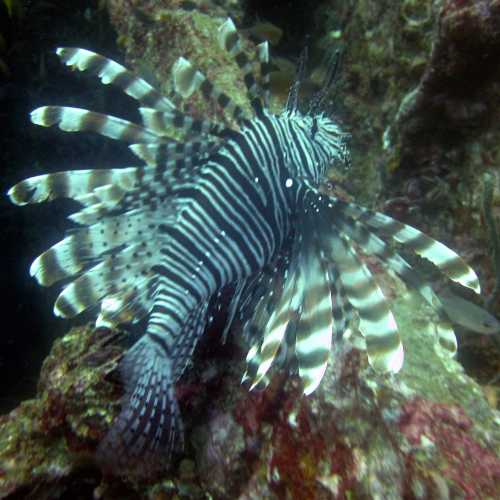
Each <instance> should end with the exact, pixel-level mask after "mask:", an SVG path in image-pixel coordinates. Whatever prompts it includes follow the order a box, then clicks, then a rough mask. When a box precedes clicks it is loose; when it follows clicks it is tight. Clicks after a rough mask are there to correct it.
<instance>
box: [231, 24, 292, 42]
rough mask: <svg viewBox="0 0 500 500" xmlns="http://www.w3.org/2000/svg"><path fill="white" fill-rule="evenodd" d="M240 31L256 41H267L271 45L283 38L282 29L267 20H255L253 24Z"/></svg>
mask: <svg viewBox="0 0 500 500" xmlns="http://www.w3.org/2000/svg"><path fill="white" fill-rule="evenodd" d="M240 31H241V32H242V33H243V34H244V35H246V36H247V37H248V38H250V39H251V40H253V41H254V42H256V43H261V42H269V43H270V44H271V45H272V46H273V47H274V46H276V45H278V44H279V43H280V41H281V39H282V38H283V30H282V29H281V28H280V27H278V26H276V25H275V24H273V23H270V22H269V21H257V22H256V23H255V24H254V25H253V26H250V27H248V28H243V29H240Z"/></svg>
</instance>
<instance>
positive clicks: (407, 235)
mask: <svg viewBox="0 0 500 500" xmlns="http://www.w3.org/2000/svg"><path fill="white" fill-rule="evenodd" d="M337 203H338V204H339V206H341V207H342V210H343V212H344V213H345V214H347V215H349V216H350V217H352V218H353V219H359V220H360V221H361V222H363V223H364V224H366V225H368V226H371V227H373V228H374V229H377V230H378V231H379V233H381V234H383V235H385V236H388V237H391V238H392V239H394V240H395V241H397V242H398V243H401V244H402V245H404V246H405V247H406V248H408V249H410V250H412V251H414V252H415V253H416V254H417V255H420V256H421V257H424V258H425V259H427V260H429V261H430V262H432V263H433V264H434V265H435V266H437V267H438V268H439V270H440V271H441V272H442V273H443V274H445V275H446V276H447V277H448V278H450V279H451V280H453V281H456V282H457V283H459V284H461V285H462V286H465V287H467V288H470V289H471V290H473V291H474V292H476V293H481V288H480V286H479V279H478V277H477V275H476V273H475V272H474V271H473V270H472V269H471V267H470V266H468V265H467V264H466V263H465V262H464V260H463V259H462V258H461V257H460V256H459V255H457V254H456V253H455V252H454V251H453V250H451V249H450V248H448V247H447V246H446V245H443V243H440V242H439V241H436V240H434V239H432V238H431V237H429V236H427V235H426V234H424V233H422V232H421V231H419V230H418V229H416V228H414V227H412V226H408V225H407V224H403V223H402V222H399V221H397V220H395V219H393V218H392V217H389V216H388V215H384V214H381V213H379V212H373V211H371V210H368V209H367V208H364V207H361V206H359V205H356V204H354V203H345V202H340V201H339V200H337Z"/></svg>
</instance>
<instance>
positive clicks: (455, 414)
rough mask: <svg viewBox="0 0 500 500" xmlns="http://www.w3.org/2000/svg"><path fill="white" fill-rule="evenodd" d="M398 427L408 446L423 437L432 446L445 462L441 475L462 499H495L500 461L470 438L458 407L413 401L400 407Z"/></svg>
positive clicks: (469, 429) (467, 423)
mask: <svg viewBox="0 0 500 500" xmlns="http://www.w3.org/2000/svg"><path fill="white" fill-rule="evenodd" d="M399 425H400V430H401V432H402V433H403V435H404V436H405V437H406V438H407V439H408V441H409V442H410V443H411V444H412V445H414V446H418V445H420V444H422V437H423V436H425V437H426V438H427V439H428V440H430V441H431V442H432V443H434V445H435V447H436V449H437V450H438V453H439V454H440V458H441V459H444V460H445V464H446V465H445V466H444V467H443V468H442V471H443V474H444V475H445V477H446V478H447V479H448V480H449V481H450V482H451V483H452V484H454V485H455V486H457V487H458V488H460V489H461V490H462V491H463V492H464V493H465V495H466V498H468V499H473V498H484V496H491V497H492V498H493V497H494V496H495V492H497V489H498V482H499V481H500V459H499V458H498V457H497V456H496V454H495V453H494V452H492V451H490V450H488V449H486V448H485V447H484V446H482V445H481V444H480V443H479V442H478V441H476V440H475V439H474V437H473V434H472V421H471V420H470V419H469V417H468V416H467V415H466V414H465V412H464V410H463V409H462V408H460V407H458V406H454V405H446V404H441V403H434V402H432V401H427V400H425V399H420V398H415V399H413V400H411V401H409V402H408V403H406V404H405V405H404V407H403V413H402V416H401V418H400V421H399Z"/></svg>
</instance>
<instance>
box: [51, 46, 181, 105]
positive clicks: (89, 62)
mask: <svg viewBox="0 0 500 500" xmlns="http://www.w3.org/2000/svg"><path fill="white" fill-rule="evenodd" d="M56 53H57V55H58V56H59V57H60V58H61V60H62V61H63V63H64V64H66V66H70V67H72V68H76V69H78V70H80V71H88V72H89V73H91V74H94V75H96V76H98V77H99V79H100V80H101V82H102V83H104V84H105V85H108V84H111V85H116V86H117V87H118V88H120V89H122V90H123V91H124V92H125V93H126V94H128V95H129V96H130V97H133V98H134V99H137V100H138V101H139V102H140V103H141V104H142V105H143V106H145V107H150V108H155V109H158V110H160V111H169V110H172V109H174V108H175V106H174V105H173V104H172V102H171V101H170V100H169V99H167V98H166V97H165V96H163V95H162V94H160V93H159V92H158V91H157V90H156V89H155V88H153V87H152V86H151V85H150V84H149V83H148V82H146V81H145V80H143V79H142V78H139V77H138V76H136V75H134V74H133V73H131V72H130V71H129V70H128V69H126V68H125V67H123V66H122V65H121V64H118V63H117V62H116V61H112V60H111V59H108V58H106V57H104V56H102V55H100V54H96V53H95V52H92V51H90V50H86V49H78V48H70V47H59V48H58V49H57V50H56Z"/></svg>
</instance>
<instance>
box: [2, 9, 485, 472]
mask: <svg viewBox="0 0 500 500" xmlns="http://www.w3.org/2000/svg"><path fill="white" fill-rule="evenodd" d="M218 37H219V41H220V44H221V45H222V47H223V48H224V49H225V50H227V51H229V53H230V54H231V55H232V56H234V58H235V60H236V62H237V63H238V65H239V67H240V68H241V69H242V71H243V73H244V82H245V85H246V88H247V94H248V97H249V100H250V102H251V103H252V108H253V110H254V116H252V117H247V116H246V115H245V112H244V111H243V109H241V108H240V107H239V106H237V105H236V104H235V103H234V102H233V101H232V100H231V99H230V98H229V97H228V96H227V95H226V94H224V93H223V92H221V91H220V90H218V89H217V88H216V87H215V86H214V85H213V84H212V83H211V82H210V81H209V80H208V79H207V78H206V77H205V75H204V74H203V73H202V72H201V71H199V70H197V69H196V68H195V67H194V66H193V65H192V64H191V63H190V62H189V61H187V60H186V59H183V58H181V59H179V60H178V61H177V62H176V63H175V65H174V67H173V79H174V89H175V91H176V93H177V94H178V96H180V97H183V98H187V97H189V96H190V95H191V94H192V93H193V92H195V91H199V92H201V93H202V94H203V95H204V96H205V97H206V98H207V99H213V100H214V101H215V102H216V103H217V104H218V105H219V106H220V107H221V108H222V109H223V111H224V112H225V114H226V115H228V116H229V117H230V118H231V120H232V121H233V122H236V123H237V126H235V127H234V128H233V129H230V128H229V127H226V126H223V125H221V124H219V123H214V122H210V121H208V120H199V119H194V118H192V117H190V116H189V115H186V114H184V113H183V112H181V111H180V110H179V109H178V108H176V107H175V106H174V104H173V103H172V102H171V101H170V100H169V99H167V98H166V97H164V96H162V95H160V94H159V93H158V92H157V91H156V90H155V89H154V88H152V87H151V86H150V85H149V84H148V83H146V82H145V81H144V80H141V79H140V78H137V77H135V76H134V75H132V74H131V73H130V72H129V71H127V70H126V69H125V68H124V67H123V66H121V65H119V64H117V63H116V62H113V61H110V60H108V59H106V58H104V57H102V56H100V55H98V54H95V53H93V52H90V51H88V50H84V49H70V48H60V49H58V50H57V54H58V55H59V57H60V58H61V59H62V61H63V62H64V63H65V64H67V65H68V66H72V67H76V68H78V69H79V70H82V71H83V70H86V71H89V72H91V73H94V74H95V75H97V76H98V77H99V78H100V79H101V81H102V82H103V83H105V84H107V83H111V84H115V85H117V86H119V87H121V88H122V89H123V90H124V91H125V92H126V93H127V94H129V95H130V96H132V97H133V98H135V99H137V100H138V101H139V103H140V108H139V111H140V113H141V116H142V125H136V124H133V123H130V122H127V121H125V120H122V119H119V118H116V117H111V116H107V115H101V114H98V113H94V112H91V111H87V110H84V109H77V108H68V107H59V106H46V107H42V108H38V109H36V110H34V111H33V112H32V114H31V118H32V121H33V122H34V123H36V124H38V125H42V126H50V125H57V126H58V127H59V128H60V129H62V130H64V131H69V132H74V131H82V130H86V131H88V130H90V131H94V132H97V133H100V134H102V135H105V136H107V137H111V138H113V139H118V140H122V141H127V142H129V143H130V148H131V149H132V151H133V152H134V153H135V154H136V155H137V156H138V157H139V158H140V159H141V160H143V161H144V163H145V164H143V165H140V166H130V167H126V168H117V169H110V170H102V169H101V170H99V169H97V170H78V171H66V172H58V173H54V174H47V175H39V176H36V177H32V178H29V179H26V180H24V181H22V182H19V183H18V184H16V185H15V186H14V187H12V188H11V189H10V191H9V193H8V194H9V196H10V199H11V200H12V201H13V202H14V203H16V204H18V205H24V204H27V203H36V202H42V201H45V200H51V199H54V198H59V197H66V198H72V199H74V200H76V201H77V202H78V203H79V204H80V205H81V209H80V210H79V211H78V212H76V213H74V214H72V215H71V216H70V219H71V220H72V221H73V222H74V223H76V224H78V225H79V226H78V228H77V229H76V230H73V231H72V232H71V234H69V235H68V236H66V237H65V238H64V239H63V240H62V241H60V242H59V243H57V244H56V245H54V246H53V247H52V248H50V249H49V250H47V251H46V252H44V253H43V254H42V255H40V256H39V257H38V258H37V259H35V261H34V262H33V264H32V266H31V269H30V272H31V275H32V276H34V277H35V278H36V279H37V281H38V282H39V283H40V284H42V285H51V284H52V283H55V282H57V281H60V280H66V281H67V283H68V284H67V285H66V286H65V288H64V289H63V290H62V292H61V294H60V295H59V297H58V299H57V301H56V303H55V306H54V311H55V314H56V315H58V316H62V317H72V316H75V315H77V314H79V313H80V312H82V311H84V310H86V309H88V308H91V307H93V306H98V307H99V308H100V311H99V313H98V316H97V321H96V324H97V326H106V327H112V326H114V325H117V324H121V323H126V322H133V321H137V320H139V319H142V318H145V317H146V318H147V328H146V332H145V334H144V335H143V336H142V337H141V338H140V339H139V340H138V341H137V342H136V343H135V344H134V345H133V346H132V347H131V349H130V350H129V351H128V352H127V354H126V355H125V357H124V359H123V361H122V363H121V374H122V377H123V380H124V384H125V389H126V392H125V396H124V399H123V406H122V411H121V414H120V415H119V417H118V419H117V421H116V422H115V423H114V425H113V426H112V428H111V430H110V431H109V434H108V435H107V436H106V437H105V439H104V441H103V443H102V444H101V446H100V454H101V457H102V459H104V460H106V461H109V462H111V463H112V464H114V465H115V466H116V467H130V464H136V465H137V466H139V465H138V464H142V465H143V466H144V465H145V464H148V467H150V466H151V465H152V464H158V463H160V464H161V461H162V460H168V457H169V455H170V453H171V451H172V450H173V449H174V448H175V447H176V445H178V444H179V443H181V442H182V424H181V419H180V415H179V409H178V405H177V401H176V398H175V395H174V385H175V383H176V382H177V381H178V380H179V378H180V377H181V375H182V373H183V371H184V369H185V367H186V365H187V363H188V361H189V360H190V359H191V356H192V353H193V350H194V348H195V346H196V344H197V342H198V340H199V339H200V337H201V336H202V334H203V332H204V330H205V327H206V324H207V321H208V318H209V304H210V303H211V301H212V300H216V299H217V297H218V296H220V291H221V290H222V289H223V288H224V287H226V286H231V287H232V288H233V290H234V293H233V295H232V300H231V303H230V305H229V320H228V325H229V324H230V322H231V320H232V319H233V318H234V317H235V316H236V315H239V316H240V317H241V319H242V320H243V325H244V326H243V334H244V335H245V336H246V338H247V339H248V340H249V342H250V345H251V348H250V351H249V353H248V355H247V370H246V372H245V374H244V379H245V380H248V381H249V383H250V385H251V387H252V388H254V387H257V388H263V387H265V386H266V384H267V383H268V381H269V370H270V368H271V367H272V366H273V365H276V364H277V361H278V360H279V359H283V356H282V353H283V352H285V351H286V352H287V356H286V357H288V359H290V357H292V359H295V361H296V364H297V366H298V372H299V375H300V377H301V378H302V380H303V383H304V392H305V393H306V394H310V393H311V392H313V391H314V390H315V389H316V388H317V386H318V385H319V383H320V381H321V378H322V377H323V374H324V372H325V369H326V365H327V361H328V356H329V353H330V350H331V344H332V342H333V341H339V340H340V339H341V337H342V334H343V332H344V331H345V329H346V327H347V324H348V322H349V320H350V318H352V317H353V316H354V315H357V316H358V317H359V330H360V331H361V333H362V334H363V336H364V338H365V340H366V349H367V354H368V359H369V362H370V364H371V365H372V366H373V368H375V369H376V370H379V371H381V372H397V371H398V370H399V369H400V368H401V366H402V363H403V348H402V344H401V341H400V337H399V334H398V329H397V325H396V322H395V319H394V317H393V314H392V312H391V310H390V307H389V305H388V303H387V301H386V299H385V297H384V295H383V293H382V291H381V290H380V288H379V287H378V286H377V284H376V282H375V280H374V279H373V277H372V275H371V273H370V271H369V270H368V268H367V267H366V265H365V264H364V263H363V262H362V260H361V259H360V257H359V256H358V253H357V250H358V249H361V250H362V251H363V253H364V254H367V255H373V256H375V257H377V258H378V259H379V260H380V261H381V262H383V263H384V265H385V266H386V267H387V268H388V269H390V270H392V271H394V272H396V273H397V274H398V275H399V276H400V277H401V278H402V279H403V281H404V282H405V283H407V284H408V285H411V286H413V287H415V288H416V289H417V290H418V291H419V292H420V293H421V295H422V296H423V297H424V299H425V300H426V301H427V302H428V303H429V304H431V305H432V307H433V308H434V309H435V310H436V311H437V314H438V317H439V321H438V324H437V327H436V330H437V334H438V339H439V341H440V342H441V343H442V344H443V345H445V346H447V347H448V348H449V349H450V350H451V351H454V350H455V348H456V343H455V337H454V334H453V330H452V328H451V326H450V324H449V322H448V319H447V318H446V315H445V313H444V309H443V307H442V305H441V302H440V300H439V297H437V296H436V295H435V294H434V292H433V290H432V288H431V287H430V286H429V285H428V284H426V283H425V282H423V281H422V280H421V278H420V275H419V274H418V273H417V272H416V271H415V270H414V269H413V268H412V267H411V266H410V264H409V263H408V262H407V261H405V260H404V258H403V257H401V256H400V255H399V254H398V253H397V252H396V251H395V250H394V249H393V245H392V244H391V243H392V242H396V243H399V244H401V245H404V246H406V247H407V248H409V249H411V250H413V251H414V252H416V253H417V254H419V255H420V256H422V257H424V258H426V259H428V260H429V261H431V262H432V263H434V264H435V265H436V266H437V267H438V268H439V269H440V270H441V271H442V272H443V273H444V274H446V275H447V276H448V277H449V278H451V279H452V280H454V281H456V282H458V283H461V284H462V285H464V286H467V287H469V288H472V289H473V290H475V291H476V292H479V284H478V280H477V277H476V275H475V274H474V272H473V271H472V270H471V269H470V268H469V267H468V266H467V265H466V264H465V263H464V262H463V261H462V260H461V259H460V258H459V257H458V256H457V255H456V254H455V253H454V252H453V251H451V250H450V249H448V248H447V247H446V246H444V245H443V244H441V243H439V242H437V241H435V240H433V239H431V238H429V237H428V236H425V235H424V234H422V233H421V232H420V231H418V230H417V229H414V228H412V227H410V226H407V225H405V224H402V223H399V222H397V221H395V220H394V219H391V218H390V217H387V216H385V215H382V214H380V213H376V212H373V211H370V210H367V209H365V208H363V207H361V206H359V205H357V204H355V203H347V202H345V201H341V200H340V199H337V198H335V197H333V196H328V195H326V194H324V193H322V192H321V191H320V189H319V185H320V183H321V182H322V181H323V180H325V176H326V171H327V168H329V167H330V166H331V165H332V164H335V163H343V162H345V161H346V158H347V153H346V146H345V139H346V135H345V134H343V133H342V132H341V130H340V129H339V127H338V126H337V124H336V123H335V122H334V121H333V120H332V119H331V118H329V117H328V116H326V114H324V113H322V112H321V106H322V105H323V102H324V100H325V99H326V96H327V94H328V91H329V90H330V87H331V86H332V82H333V80H334V74H335V66H336V65H332V70H331V71H330V73H329V74H328V76H327V79H326V82H325V84H324V87H323V89H322V90H321V91H320V92H318V94H317V95H316V96H314V97H313V99H312V103H311V105H310V109H309V112H307V113H302V112H301V111H299V108H298V87H299V84H300V77H301V75H302V73H303V64H302V63H301V65H300V66H299V71H298V78H297V82H296V84H295V85H294V86H293V88H292V90H291V91H290V96H289V99H288V102H287V106H286V108H285V110H284V111H283V112H282V113H281V114H279V115H273V114H271V113H270V112H269V111H268V110H267V109H266V105H267V100H268V95H267V86H268V69H269V64H268V62H269V61H268V48H267V44H266V43H263V44H260V45H259V46H258V51H257V58H256V59H257V61H256V63H252V62H251V61H250V59H248V58H247V56H246V55H245V53H244V52H243V50H242V46H241V43H240V40H239V37H238V34H237V32H236V29H235V26H234V24H233V23H232V21H231V20H230V19H228V20H227V21H226V22H225V23H224V24H223V25H222V26H221V28H220V29H219V34H218ZM302 62H303V61H302ZM254 65H258V66H259V68H260V71H259V74H258V76H254V74H253V66H254ZM172 131H176V133H177V136H178V135H179V133H180V134H181V135H182V134H183V137H184V140H183V141H176V140H174V139H172V138H171V135H172ZM286 357H285V358H286Z"/></svg>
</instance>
